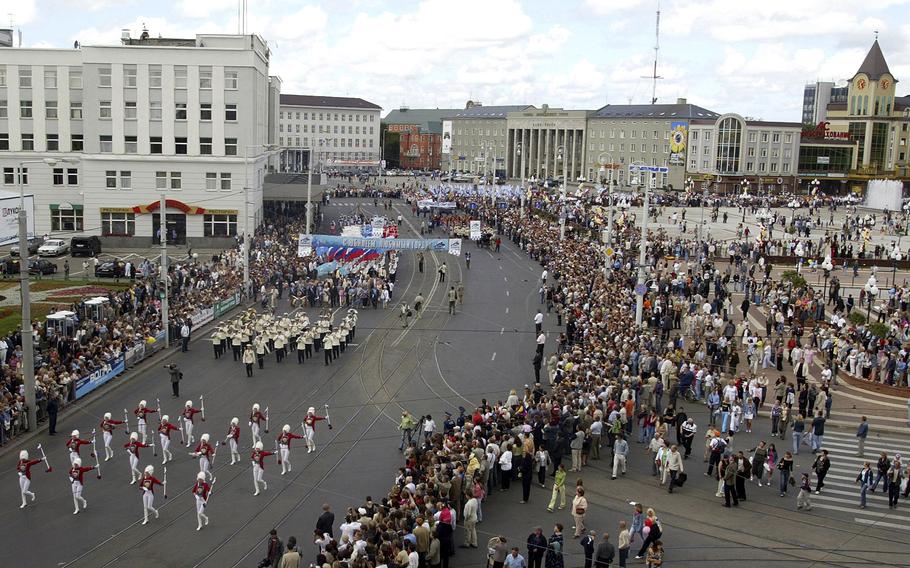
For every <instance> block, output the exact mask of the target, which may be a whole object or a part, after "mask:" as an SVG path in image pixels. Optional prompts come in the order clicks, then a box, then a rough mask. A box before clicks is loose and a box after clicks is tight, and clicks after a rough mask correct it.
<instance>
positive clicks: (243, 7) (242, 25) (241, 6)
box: [237, 0, 247, 35]
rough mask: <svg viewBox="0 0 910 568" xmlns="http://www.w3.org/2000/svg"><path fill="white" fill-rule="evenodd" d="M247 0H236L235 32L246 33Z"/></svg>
mask: <svg viewBox="0 0 910 568" xmlns="http://www.w3.org/2000/svg"><path fill="white" fill-rule="evenodd" d="M246 2H247V0H238V2H237V33H238V34H240V35H246V27H247V4H246Z"/></svg>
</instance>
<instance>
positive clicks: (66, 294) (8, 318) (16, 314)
mask: <svg viewBox="0 0 910 568" xmlns="http://www.w3.org/2000/svg"><path fill="white" fill-rule="evenodd" d="M129 287H130V283H129V282H119V283H118V282H114V281H113V280H57V279H55V280H32V281H31V284H30V286H29V290H31V292H32V294H34V293H36V292H49V291H53V290H62V289H64V288H77V290H73V291H69V290H67V291H62V292H61V293H60V296H53V295H51V296H49V297H48V298H46V299H44V300H40V301H36V300H32V303H31V304H32V320H38V321H43V320H44V318H45V316H47V314H50V313H53V312H55V311H58V310H63V309H69V307H70V305H72V304H73V303H74V302H76V301H79V300H80V299H82V298H86V297H90V296H92V295H100V294H103V293H105V292H106V291H108V290H113V291H119V290H125V289H127V288H129ZM78 288H84V289H85V290H83V291H84V292H91V293H85V294H78V293H77V294H74V293H73V292H80V291H79V290H78ZM91 288H95V289H96V290H94V291H91V290H89V289H91ZM0 295H3V296H6V297H7V298H8V299H13V300H18V298H19V283H18V282H16V281H10V280H7V281H0ZM19 305H20V304H19V303H18V302H17V303H16V305H12V306H10V305H7V306H2V307H0V334H7V333H9V332H11V331H14V330H16V329H18V328H19V326H20V325H21V324H22V311H21V310H20V309H19Z"/></svg>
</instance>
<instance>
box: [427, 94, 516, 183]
mask: <svg viewBox="0 0 910 568" xmlns="http://www.w3.org/2000/svg"><path fill="white" fill-rule="evenodd" d="M533 108H534V107H532V106H531V105H504V106H483V105H482V104H481V103H479V102H475V101H468V103H467V104H466V105H465V108H464V110H460V111H458V112H456V113H455V114H454V115H452V116H451V117H450V118H448V119H446V120H444V121H443V147H442V156H443V169H444V170H448V171H456V172H459V173H469V174H487V173H489V172H491V171H493V170H495V171H496V175H498V176H505V173H506V172H505V170H506V138H507V136H506V133H507V131H508V126H507V122H508V114H509V113H510V112H516V111H522V110H527V109H533ZM447 123H450V124H447ZM447 132H448V133H449V134H450V136H451V138H450V139H451V144H449V145H448V147H447V145H446V143H445V141H446V138H445V137H446V133H447ZM494 164H495V166H494Z"/></svg>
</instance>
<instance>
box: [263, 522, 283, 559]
mask: <svg viewBox="0 0 910 568" xmlns="http://www.w3.org/2000/svg"><path fill="white" fill-rule="evenodd" d="M266 546H267V548H266V551H267V552H266V559H267V560H268V562H269V563H268V564H266V566H271V567H272V568H278V563H279V562H281V557H282V555H284V544H282V542H281V539H280V538H278V531H276V530H275V529H272V530H271V531H269V540H268V541H267V542H266ZM260 566H262V564H260Z"/></svg>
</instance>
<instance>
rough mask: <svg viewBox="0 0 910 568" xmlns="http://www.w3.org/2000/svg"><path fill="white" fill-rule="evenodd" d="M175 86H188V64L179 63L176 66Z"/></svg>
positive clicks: (177, 87)
mask: <svg viewBox="0 0 910 568" xmlns="http://www.w3.org/2000/svg"><path fill="white" fill-rule="evenodd" d="M174 88H175V89H185V88H186V65H177V66H175V67H174Z"/></svg>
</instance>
